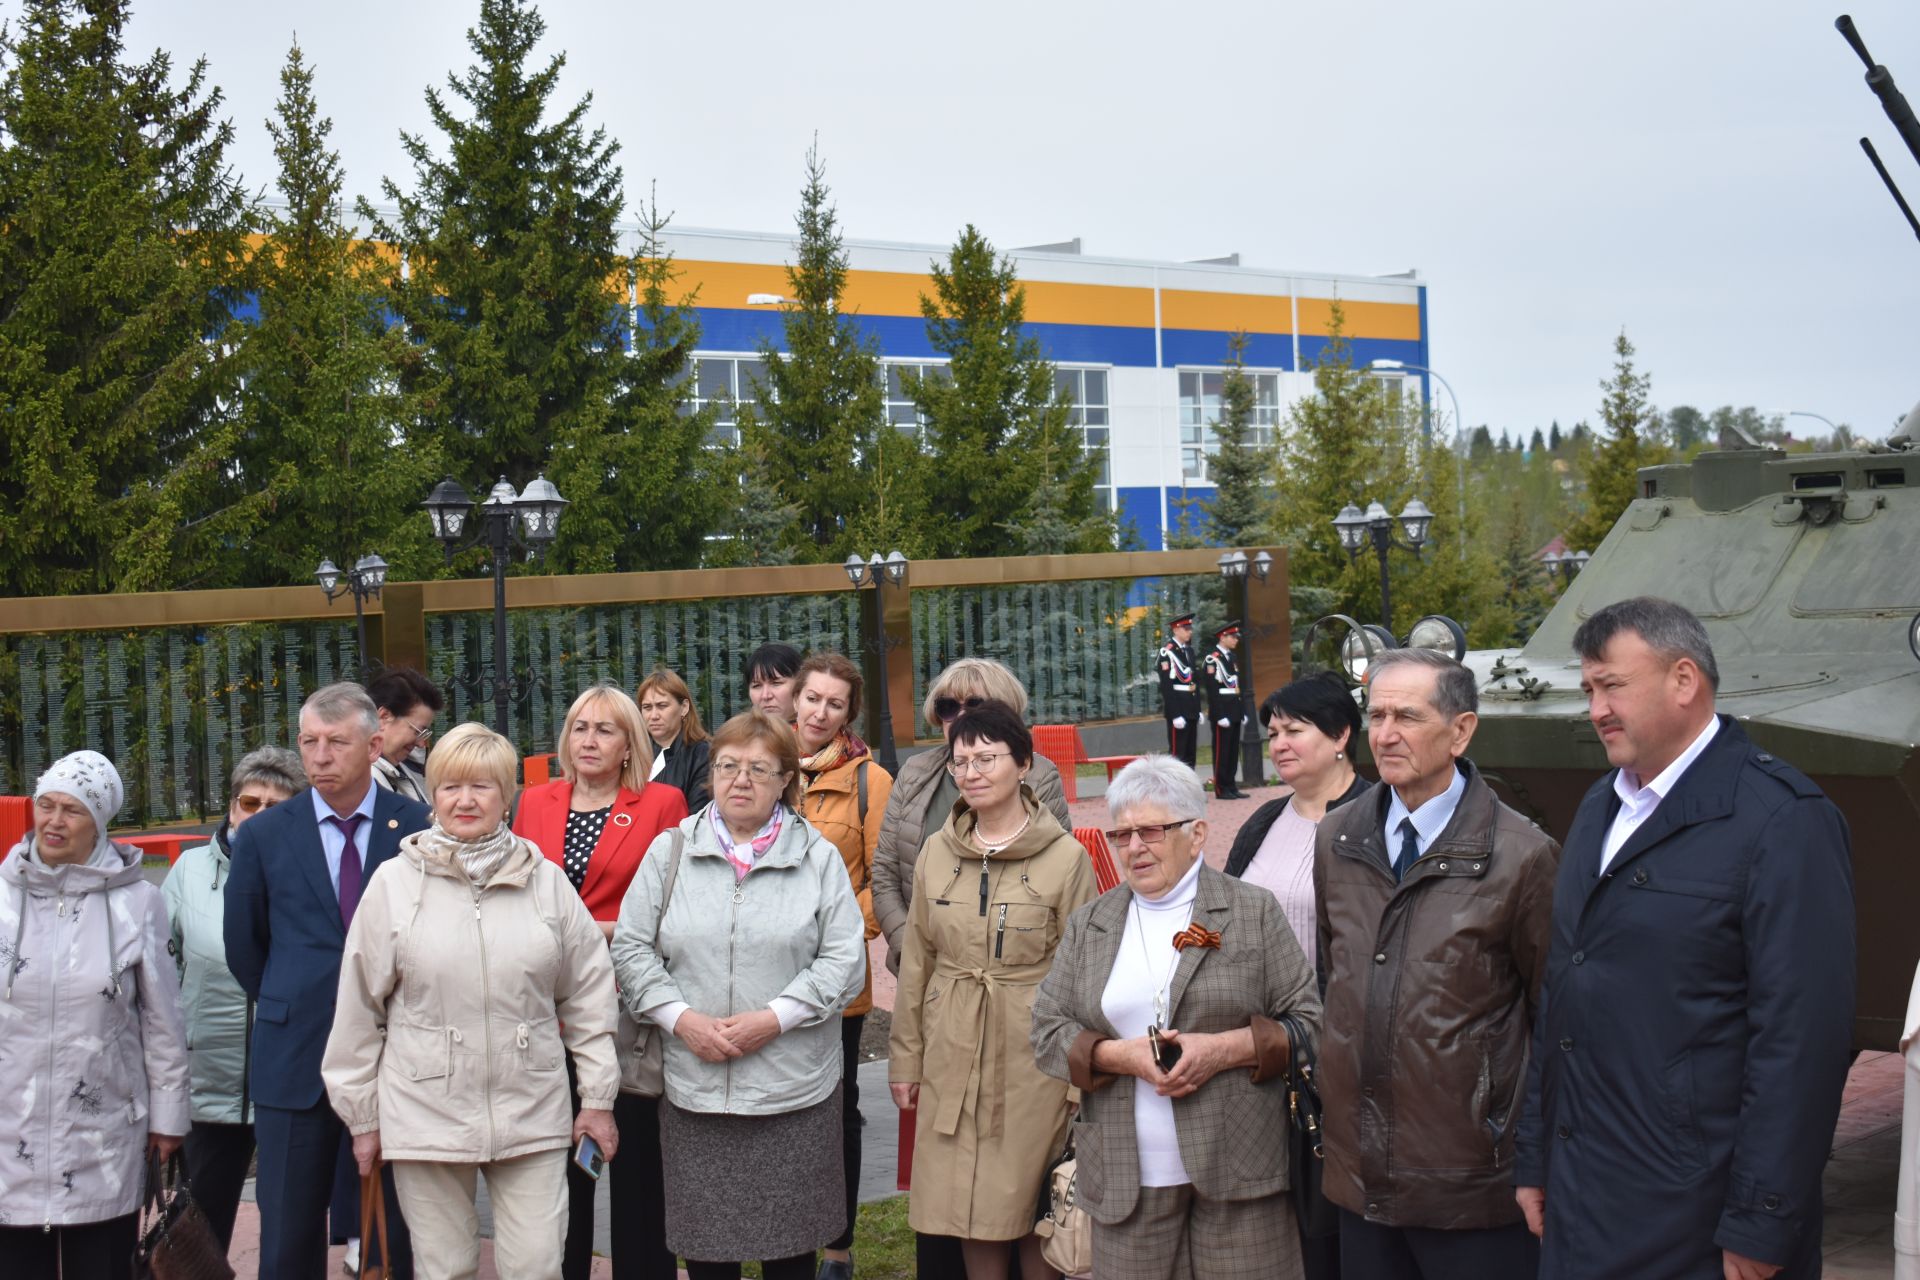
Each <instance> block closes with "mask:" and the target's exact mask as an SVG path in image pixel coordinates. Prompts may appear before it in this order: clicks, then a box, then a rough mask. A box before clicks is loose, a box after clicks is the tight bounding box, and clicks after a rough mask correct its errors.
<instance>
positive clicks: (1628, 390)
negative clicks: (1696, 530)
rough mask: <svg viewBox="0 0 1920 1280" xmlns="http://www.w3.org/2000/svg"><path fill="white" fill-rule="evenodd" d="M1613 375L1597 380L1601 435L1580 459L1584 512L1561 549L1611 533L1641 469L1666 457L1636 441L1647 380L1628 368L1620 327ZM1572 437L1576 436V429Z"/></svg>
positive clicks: (1629, 347)
mask: <svg viewBox="0 0 1920 1280" xmlns="http://www.w3.org/2000/svg"><path fill="white" fill-rule="evenodd" d="M1613 355H1614V364H1613V376H1612V377H1611V378H1608V379H1606V380H1605V381H1603V382H1601V384H1600V390H1601V391H1602V392H1603V393H1604V394H1603V396H1602V398H1601V402H1600V421H1601V423H1602V424H1603V425H1604V428H1605V432H1606V434H1605V435H1604V436H1602V437H1601V438H1600V439H1599V440H1597V441H1595V442H1594V443H1593V445H1592V447H1591V448H1590V449H1588V450H1587V451H1586V452H1585V455H1584V456H1583V458H1582V460H1581V466H1580V474H1581V479H1582V480H1583V481H1585V483H1586V509H1585V511H1583V512H1582V513H1581V514H1580V516H1579V518H1578V519H1576V520H1575V521H1574V522H1573V524H1572V525H1571V526H1570V527H1569V528H1568V529H1567V534H1566V537H1567V545H1568V546H1569V547H1584V548H1588V549H1591V548H1593V547H1597V546H1599V545H1600V540H1601V539H1602V538H1604V537H1606V536H1607V534H1608V533H1609V532H1610V531H1611V530H1612V529H1613V526H1614V522H1615V521H1617V520H1618V519H1619V518H1620V517H1621V515H1622V514H1624V513H1625V511H1626V509H1627V506H1628V504H1629V503H1631V502H1632V501H1633V498H1634V494H1635V492H1636V491H1637V486H1638V482H1639V480H1638V476H1639V470H1640V468H1641V467H1646V466H1652V465H1653V464H1654V463H1656V462H1659V461H1661V460H1662V459H1663V458H1664V457H1665V456H1666V450H1665V449H1663V448H1661V447H1660V446H1659V445H1658V444H1655V443H1652V442H1649V441H1647V440H1645V439H1643V438H1642V429H1643V428H1644V427H1645V426H1646V421H1647V392H1648V389H1649V388H1650V387H1651V386H1652V383H1653V380H1652V379H1651V378H1650V377H1648V376H1647V375H1646V374H1643V373H1638V372H1636V371H1635V370H1634V367H1633V344H1632V343H1631V342H1629V341H1627V331H1626V330H1625V329H1622V330H1621V331H1620V334H1619V336H1618V337H1616V338H1615V339H1614V341H1613ZM1574 430H1575V434H1576V435H1578V434H1579V433H1580V430H1581V429H1580V428H1578V427H1576V428H1575V429H1574Z"/></svg>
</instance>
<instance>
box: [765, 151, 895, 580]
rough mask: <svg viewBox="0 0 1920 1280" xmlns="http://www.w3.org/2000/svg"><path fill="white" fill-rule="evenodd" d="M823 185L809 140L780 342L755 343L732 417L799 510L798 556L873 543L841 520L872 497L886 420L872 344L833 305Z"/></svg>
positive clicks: (793, 542)
mask: <svg viewBox="0 0 1920 1280" xmlns="http://www.w3.org/2000/svg"><path fill="white" fill-rule="evenodd" d="M830 195H831V192H830V190H829V188H828V187H827V174H826V166H825V165H824V164H823V163H822V162H821V160H820V152H819V148H818V146H817V145H815V146H813V147H809V148H808V149H807V169H806V182H805V184H804V185H803V186H802V187H801V191H800V212H799V214H798V217H797V219H796V221H797V223H798V226H799V230H800V243H799V245H798V246H797V247H796V249H795V255H794V257H795V260H794V262H793V263H792V265H790V266H789V267H788V268H787V286H788V289H789V290H790V294H789V301H788V302H786V303H785V304H783V308H782V314H781V327H782V331H783V336H784V338H785V343H786V350H785V351H781V350H779V349H777V348H776V347H775V346H774V344H773V343H771V342H764V341H763V342H762V343H761V344H760V354H761V358H762V359H763V360H765V362H766V376H765V378H764V379H759V380H756V385H755V387H754V404H753V405H752V406H749V407H747V408H745V409H743V411H742V413H741V418H740V431H741V439H742V441H743V442H744V443H745V444H746V445H747V446H749V447H750V448H752V449H756V450H759V451H761V452H762V453H763V454H764V456H765V458H766V462H767V465H768V466H769V467H770V468H771V474H772V477H773V480H774V483H775V484H777V485H778V492H779V494H780V501H781V503H782V504H783V505H788V506H792V507H793V508H794V509H795V511H796V512H797V518H796V520H795V521H794V523H793V524H792V526H791V527H790V529H789V533H788V535H787V537H788V547H787V550H788V551H790V552H791V553H792V554H793V557H794V558H795V559H796V560H799V561H801V562H803V563H813V562H820V561H827V560H839V559H842V558H844V557H845V556H846V555H847V553H848V552H849V550H853V551H858V552H859V553H860V554H862V555H865V554H866V553H867V552H869V551H871V550H873V548H871V547H864V548H862V547H857V546H855V545H854V538H855V536H856V535H855V533H854V531H853V530H852V529H850V528H849V525H850V524H851V523H854V522H857V521H858V519H859V517H860V515H861V513H862V512H864V511H865V510H866V508H867V506H868V505H869V503H870V502H871V500H872V496H873V491H874V484H873V476H872V467H873V457H872V454H873V449H872V446H873V443H874V440H875V438H876V436H877V435H878V433H879V432H880V431H881V430H882V429H883V428H884V426H885V422H884V418H885V413H884V401H883V399H882V396H881V387H880V351H879V347H878V345H877V344H876V343H875V342H874V340H873V339H872V338H871V337H866V336H863V335H862V334H861V332H860V327H859V325H858V324H857V323H856V322H855V321H854V319H853V317H851V316H849V315H846V314H845V313H844V312H843V311H842V310H841V298H842V296H843V295H844V294H845V292H846V286H847V251H846V247H845V245H844V243H843V242H842V236H841V233H840V225H839V215H838V213H837V212H836V211H835V209H834V207H833V205H832V204H831V203H830V201H829V196H830ZM889 550H891V548H889Z"/></svg>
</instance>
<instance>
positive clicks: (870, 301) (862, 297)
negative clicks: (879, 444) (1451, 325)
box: [664, 230, 1428, 550]
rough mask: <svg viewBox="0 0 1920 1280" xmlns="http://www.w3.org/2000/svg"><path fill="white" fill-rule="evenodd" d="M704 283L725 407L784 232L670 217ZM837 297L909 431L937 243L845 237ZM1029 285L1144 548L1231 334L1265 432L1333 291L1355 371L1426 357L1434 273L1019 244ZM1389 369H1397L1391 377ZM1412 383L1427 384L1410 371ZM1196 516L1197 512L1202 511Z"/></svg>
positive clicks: (726, 419) (777, 286)
mask: <svg viewBox="0 0 1920 1280" xmlns="http://www.w3.org/2000/svg"><path fill="white" fill-rule="evenodd" d="M664 240H665V246H666V248H668V249H669V250H671V252H672V253H673V255H674V259H675V266H676V267H677V269H678V271H679V272H680V275H679V279H678V282H677V283H678V286H679V287H680V288H681V289H689V290H696V291H697V295H696V303H697V309H698V311H699V315H700V321H701V326H702V333H701V341H700V346H701V349H700V353H699V357H698V365H697V368H696V371H695V376H694V380H693V386H692V392H693V396H694V400H695V402H696V403H702V402H711V403H712V404H713V405H715V407H716V408H717V409H718V410H719V412H720V416H721V420H722V422H723V424H728V425H727V426H723V430H726V429H730V424H731V422H732V413H733V406H734V405H736V404H737V403H739V402H740V401H741V400H744V399H750V398H751V396H752V389H751V388H752V380H753V377H752V375H753V373H754V371H755V369H756V368H757V362H758V356H757V354H756V353H757V352H758V350H759V349H760V343H761V340H762V339H766V340H769V341H771V342H772V343H774V344H775V346H776V347H777V346H778V344H779V342H780V337H781V324H780V306H781V303H782V302H783V301H784V300H785V298H784V295H785V294H786V292H787V290H788V288H789V285H788V281H787V264H788V263H790V262H792V261H793V257H794V240H793V238H792V237H791V236H783V235H761V234H754V233H745V232H731V231H705V230H675V231H671V232H669V233H668V234H667V235H666V236H665V237H664ZM846 247H847V252H848V257H849V264H850V271H849V273H848V279H847V288H846V294H845V301H844V306H845V309H846V311H847V312H848V313H849V314H851V315H853V316H855V317H856V318H857V320H858V322H859V324H860V326H861V327H862V329H864V330H865V331H866V332H868V333H870V334H872V335H873V337H874V338H875V340H876V341H877V342H878V344H879V347H880V351H881V355H882V358H883V359H884V360H885V361H886V364H887V366H888V376H887V398H888V405H887V410H888V416H889V417H890V418H891V420H892V421H893V422H894V423H895V424H896V425H897V426H899V427H900V428H901V429H903V430H906V431H913V430H915V429H916V428H917V425H918V424H917V421H916V417H915V414H914V410H913V406H912V404H911V403H910V402H908V401H907V399H906V396H905V394H904V391H903V389H902V385H901V378H900V373H901V372H902V371H903V370H911V371H913V372H916V373H920V374H923V375H925V374H929V373H930V372H931V373H932V374H933V376H938V375H937V372H934V369H935V367H936V366H937V365H938V364H939V363H940V361H939V358H938V357H937V356H936V354H935V352H934V351H933V349H932V347H930V346H929V345H928V343H927V331H926V323H925V321H924V320H923V319H922V317H921V314H920V296H921V295H922V294H923V293H927V292H930V291H931V288H932V285H931V282H930V281H929V280H928V277H927V273H928V270H929V268H930V266H931V265H932V263H933V262H935V261H936V260H942V261H943V260H944V259H945V257H946V254H947V248H946V247H945V246H941V245H918V244H894V243H887V242H883V241H871V240H849V241H847V244H846ZM1011 256H1012V258H1013V260H1014V264H1015V268H1016V270H1017V271H1018V274H1019V277H1020V280H1021V282H1022V284H1024V285H1025V287H1026V292H1027V328H1028V331H1029V332H1030V333H1032V335H1033V336H1034V337H1035V338H1037V339H1038V340H1039V342H1040V345H1041V347H1042V349H1043V350H1044V351H1045V353H1046V356H1047V358H1048V359H1049V360H1052V361H1054V362H1055V364H1056V365H1057V366H1058V368H1059V376H1060V380H1061V382H1062V384H1063V385H1064V386H1065V387H1066V389H1067V390H1068V392H1069V393H1070V394H1071V396H1072V398H1073V400H1074V403H1075V406H1076V410H1075V420H1076V423H1077V425H1078V426H1079V427H1080V429H1081V432H1082V436H1083V441H1084V444H1085V446H1086V448H1087V449H1088V450H1089V451H1090V452H1092V453H1095V454H1097V455H1098V456H1099V457H1100V458H1101V460H1102V470H1101V486H1100V495H1101V498H1102V500H1103V501H1104V502H1106V503H1107V504H1108V505H1109V507H1110V508H1112V509H1114V510H1116V511H1118V513H1119V515H1120V520H1121V525H1122V527H1123V528H1125V527H1126V526H1128V525H1129V524H1130V525H1131V526H1132V528H1133V530H1134V532H1135V534H1136V535H1137V536H1138V538H1139V540H1140V543H1141V545H1142V546H1144V547H1146V548H1148V549H1155V550H1157V549H1159V548H1161V547H1163V546H1164V545H1165V541H1166V536H1167V532H1168V531H1169V530H1170V529H1176V528H1178V527H1179V524H1180V520H1181V516H1182V513H1183V511H1184V510H1186V508H1183V507H1182V505H1181V503H1182V500H1183V499H1197V500H1202V501H1204V500H1205V499H1206V498H1207V497H1208V496H1210V495H1211V494H1212V492H1213V488H1212V485H1211V484H1210V483H1209V481H1208V474H1207V467H1208V454H1209V453H1210V452H1211V450H1212V445H1213V433H1212V428H1211V424H1212V423H1213V422H1214V421H1215V420H1216V419H1217V418H1218V415H1219V401H1220V384H1221V378H1222V376H1223V370H1224V365H1225V361H1226V359H1227V342H1228V338H1229V336H1230V335H1231V334H1232V333H1234V332H1236V331H1241V332H1245V333H1246V335H1247V352H1246V363H1247V368H1248V371H1249V373H1250V374H1251V375H1252V376H1253V377H1254V379H1255V387H1256V392H1257V398H1258V409H1257V418H1258V427H1259V429H1260V430H1262V431H1271V430H1272V429H1273V428H1274V427H1275V426H1276V425H1277V424H1279V423H1280V422H1282V421H1284V419H1285V415H1286V411H1287V407H1288V406H1289V405H1290V404H1291V403H1292V402H1293V401H1295V400H1297V399H1300V398H1303V397H1305V396H1308V395H1311V394H1312V391H1313V377H1312V373H1311V369H1312V362H1313V360H1314V359H1315V358H1316V357H1317V356H1318V355H1319V353H1320V351H1321V350H1322V348H1324V347H1325V345H1326V342H1327V326H1328V320H1329V315H1330V309H1331V307H1332V304H1333V303H1334V302H1335V301H1336V300H1338V301H1339V303H1340V304H1341V306H1342V308H1343V310H1344V314H1345V321H1346V335H1347V338H1348V340H1349V341H1350V343H1351V344H1352V348H1353V361H1354V364H1355V365H1356V366H1359V365H1365V364H1368V363H1370V362H1371V361H1374V360H1382V359H1389V360H1398V361H1401V362H1403V363H1404V364H1407V365H1414V366H1420V367H1422V368H1424V367H1425V366H1426V365H1427V363H1428V361H1427V286H1426V283H1425V281H1424V280H1422V279H1421V278H1420V277H1419V276H1418V275H1416V274H1413V273H1408V274H1406V275H1397V276H1385V277H1382V276H1349V275H1335V274H1327V273H1320V272H1299V271H1274V270H1268V269H1265V268H1259V267H1243V266H1240V265H1239V264H1238V262H1237V260H1235V259H1227V260H1223V261H1210V262H1151V261H1138V260H1130V259H1121V258H1101V257H1094V256H1091V255H1088V254H1083V253H1081V252H1079V244H1078V242H1077V241H1075V242H1070V243H1068V244H1065V245H1053V246H1046V247H1044V248H1034V249H1016V250H1013V251H1011ZM1382 376H1385V377H1389V378H1393V379H1396V380H1397V379H1398V378H1399V377H1400V376H1401V375H1399V374H1386V375H1382ZM1408 377H1409V379H1410V381H1409V386H1408V389H1409V390H1416V389H1417V392H1418V394H1420V395H1421V396H1422V398H1423V399H1424V397H1425V393H1426V388H1425V386H1424V385H1423V384H1422V383H1421V382H1419V381H1414V379H1423V378H1424V375H1423V374H1410V375H1408ZM1196 515H1197V510H1196Z"/></svg>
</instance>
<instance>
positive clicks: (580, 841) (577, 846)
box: [560, 805, 613, 890]
mask: <svg viewBox="0 0 1920 1280" xmlns="http://www.w3.org/2000/svg"><path fill="white" fill-rule="evenodd" d="M612 812H613V806H612V805H608V806H607V807H606V808H604V809H595V810H593V811H592V812H591V813H581V812H579V811H577V810H576V811H574V812H572V813H569V814H567V841H566V848H565V849H564V851H563V853H562V857H561V860H560V869H561V870H563V871H565V872H566V873H567V879H569V880H571V881H573V887H574V888H575V889H576V890H577V889H579V888H580V887H581V886H582V885H584V884H585V883H586V882H587V863H589V862H591V861H592V860H593V850H594V846H595V845H597V844H599V843H600V833H601V832H602V831H604V830H605V829H606V826H607V815H608V814H610V813H612Z"/></svg>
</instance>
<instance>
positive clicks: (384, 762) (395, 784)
mask: <svg viewBox="0 0 1920 1280" xmlns="http://www.w3.org/2000/svg"><path fill="white" fill-rule="evenodd" d="M367 696H368V697H370V698H372V699H373V707H374V710H375V711H376V712H378V713H379V716H380V757H379V759H377V760H375V761H374V762H373V780H374V781H375V782H377V783H378V784H379V785H380V786H382V787H384V788H386V789H387V790H388V791H393V792H397V793H398V794H400V795H403V796H405V797H407V798H408V799H409V800H418V801H419V802H420V803H421V804H424V805H427V806H428V807H429V808H431V807H432V802H431V801H430V800H429V799H428V798H427V780H426V775H425V774H423V773H418V772H416V771H415V770H413V769H412V768H411V767H409V761H410V760H411V758H412V756H413V753H414V752H415V751H416V750H422V749H424V748H425V747H426V745H427V743H428V741H429V740H431V739H432V737H433V721H434V717H435V716H438V715H439V714H440V708H442V707H444V706H445V705H446V697H445V695H443V694H442V693H441V692H440V690H439V689H438V688H437V687H436V686H435V685H434V683H433V681H431V680H429V679H427V678H426V677H425V676H423V675H421V674H420V673H419V672H418V671H415V670H414V669H413V668H412V667H388V668H386V669H385V670H384V671H382V672H381V673H380V674H379V675H377V676H375V677H374V678H373V679H371V680H369V681H367Z"/></svg>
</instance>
